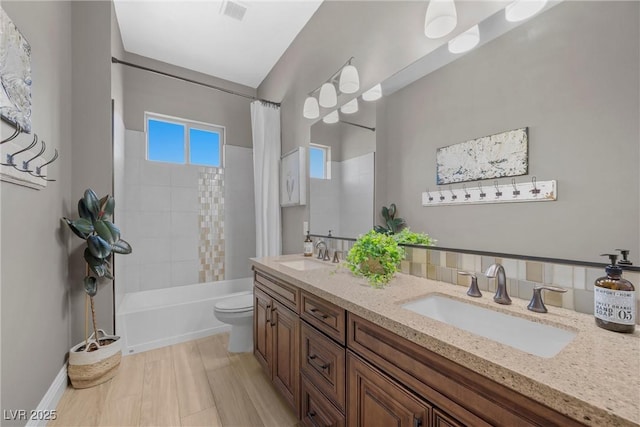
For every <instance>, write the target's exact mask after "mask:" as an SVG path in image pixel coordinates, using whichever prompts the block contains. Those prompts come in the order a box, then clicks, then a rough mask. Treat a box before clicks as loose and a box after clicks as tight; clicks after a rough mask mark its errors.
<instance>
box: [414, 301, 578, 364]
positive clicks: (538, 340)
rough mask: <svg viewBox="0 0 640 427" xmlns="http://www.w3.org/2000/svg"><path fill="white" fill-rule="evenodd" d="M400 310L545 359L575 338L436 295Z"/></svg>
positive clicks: (557, 329)
mask: <svg viewBox="0 0 640 427" xmlns="http://www.w3.org/2000/svg"><path fill="white" fill-rule="evenodd" d="M402 308H405V309H407V310H411V311H413V312H415V313H418V314H421V315H423V316H426V317H429V318H431V319H434V320H438V321H440V322H443V323H446V324H448V325H451V326H455V327H457V328H460V329H464V330H465V331H467V332H471V333H472V334H476V335H480V336H482V337H485V338H489V339H490V340H493V341H497V342H499V343H501V344H505V345H508V346H511V347H513V348H517V349H518V350H522V351H526V352H527V353H531V354H534V355H536V356H540V357H545V358H550V357H553V356H555V355H556V354H558V353H559V352H560V350H562V349H563V348H564V347H565V346H566V345H567V344H569V343H570V342H571V341H572V340H573V338H575V336H576V333H574V332H571V331H567V330H564V329H560V328H556V327H554V326H549V325H545V324H542V323H536V322H532V321H529V320H527V319H523V318H521V317H516V316H510V315H508V314H504V313H500V312H498V311H493V310H489V309H486V308H483V307H479V306H476V305H474V304H467V303H464V302H461V301H457V300H454V299H451V298H447V297H443V296H440V295H429V296H428V297H426V298H422V299H419V300H416V301H412V302H410V303H407V304H404V305H402Z"/></svg>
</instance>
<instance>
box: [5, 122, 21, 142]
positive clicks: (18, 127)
mask: <svg viewBox="0 0 640 427" xmlns="http://www.w3.org/2000/svg"><path fill="white" fill-rule="evenodd" d="M15 126H16V130H15V131H13V134H12V135H11V136H10V137H9V138H7V139H3V140H2V141H1V142H0V145H2V144H4V143H5V142H9V141H11V140H12V139H15V138H17V137H18V135H20V134H21V133H22V126H20V123H16V124H15Z"/></svg>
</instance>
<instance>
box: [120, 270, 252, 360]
mask: <svg viewBox="0 0 640 427" xmlns="http://www.w3.org/2000/svg"><path fill="white" fill-rule="evenodd" d="M252 289H253V279H252V278H251V277H249V278H244V279H234V280H223V281H220V282H210V283H198V284H195V285H186V286H176V287H172V288H167V289H155V290H151V291H142V292H133V293H128V294H125V296H124V298H123V299H122V302H121V303H120V305H119V307H118V309H117V310H116V333H117V334H118V335H120V336H121V337H122V340H123V354H125V355H127V354H133V353H138V352H141V351H147V350H153V349H154V348H159V347H164V346H167V345H172V344H177V343H180V342H184V341H189V340H193V339H197V338H202V337H205V336H208V335H213V334H217V333H221V332H225V331H228V330H230V329H231V326H230V325H225V324H224V323H222V322H220V321H219V320H218V319H216V318H215V316H214V315H213V306H214V305H215V304H216V302H217V301H220V300H221V299H224V298H227V297H230V296H234V295H239V294H246V293H251V292H252Z"/></svg>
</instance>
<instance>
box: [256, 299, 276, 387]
mask: <svg viewBox="0 0 640 427" xmlns="http://www.w3.org/2000/svg"><path fill="white" fill-rule="evenodd" d="M253 299H254V301H253V344H254V345H253V354H254V355H255V356H256V359H258V362H260V364H261V365H262V368H263V369H264V370H265V372H266V373H267V375H268V376H269V378H271V375H272V369H273V358H272V356H271V355H272V344H273V340H272V336H271V313H272V309H273V300H272V299H271V297H269V296H268V295H267V294H265V293H264V292H262V291H261V290H260V289H258V288H257V287H254V288H253Z"/></svg>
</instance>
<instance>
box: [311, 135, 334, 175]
mask: <svg viewBox="0 0 640 427" xmlns="http://www.w3.org/2000/svg"><path fill="white" fill-rule="evenodd" d="M330 161H331V147H327V146H326V145H319V144H309V177H311V178H318V179H331V170H330V168H329V162H330Z"/></svg>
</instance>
